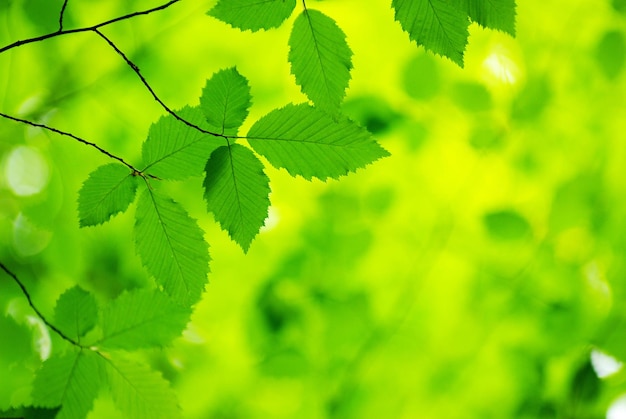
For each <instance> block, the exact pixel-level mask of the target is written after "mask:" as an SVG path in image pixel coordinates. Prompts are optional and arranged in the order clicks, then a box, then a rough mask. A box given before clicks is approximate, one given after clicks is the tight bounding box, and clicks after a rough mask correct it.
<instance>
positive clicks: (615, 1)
mask: <svg viewBox="0 0 626 419" xmlns="http://www.w3.org/2000/svg"><path fill="white" fill-rule="evenodd" d="M611 6H613V9H614V10H615V11H616V12H619V13H621V14H626V0H611Z"/></svg>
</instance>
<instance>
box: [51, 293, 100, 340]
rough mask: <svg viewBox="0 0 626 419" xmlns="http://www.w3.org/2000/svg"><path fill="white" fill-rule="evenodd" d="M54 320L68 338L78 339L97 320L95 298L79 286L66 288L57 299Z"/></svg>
mask: <svg viewBox="0 0 626 419" xmlns="http://www.w3.org/2000/svg"><path fill="white" fill-rule="evenodd" d="M54 320H55V322H56V323H55V324H56V326H57V327H58V328H59V329H60V330H61V331H62V332H63V333H65V334H66V335H67V336H68V337H69V338H71V339H75V340H80V338H81V337H82V336H84V335H85V333H87V332H88V331H90V330H91V329H92V328H93V327H94V326H95V325H96V321H97V320H98V306H97V303H96V298H95V297H94V296H93V295H92V294H90V293H88V292H87V291H85V290H83V289H82V288H80V287H79V286H74V287H72V288H70V289H68V290H67V291H65V292H64V293H63V294H61V296H60V297H59V299H58V300H57V303H56V306H55V307H54Z"/></svg>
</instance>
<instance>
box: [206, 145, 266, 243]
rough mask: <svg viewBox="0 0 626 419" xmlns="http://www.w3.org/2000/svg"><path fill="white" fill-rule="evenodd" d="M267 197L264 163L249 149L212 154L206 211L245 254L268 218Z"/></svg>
mask: <svg viewBox="0 0 626 419" xmlns="http://www.w3.org/2000/svg"><path fill="white" fill-rule="evenodd" d="M269 193H270V187H269V179H268V177H267V175H266V174H265V173H264V172H263V163H261V162H260V161H259V159H258V158H257V157H256V156H255V155H254V153H253V152H252V151H250V149H248V148H246V147H244V146H241V145H239V144H231V145H229V146H223V147H220V148H218V149H217V150H215V151H214V152H213V154H211V158H210V159H209V161H208V162H207V165H206V178H205V180H204V199H205V200H206V202H207V208H208V210H209V211H210V212H212V213H213V214H215V219H216V220H217V221H218V222H219V223H220V225H221V226H222V228H223V229H224V230H226V231H228V234H229V235H230V237H231V238H232V239H233V240H234V241H236V242H237V243H238V244H239V245H240V246H241V247H242V249H243V250H244V251H245V252H247V251H248V248H249V247H250V242H252V239H254V237H255V236H256V235H257V233H258V232H259V229H260V228H261V227H262V226H263V221H264V220H265V219H266V218H267V208H268V207H269V205H270V200H269V197H268V196H269Z"/></svg>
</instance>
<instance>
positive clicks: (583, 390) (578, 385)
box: [570, 360, 601, 404]
mask: <svg viewBox="0 0 626 419" xmlns="http://www.w3.org/2000/svg"><path fill="white" fill-rule="evenodd" d="M600 386H601V382H600V379H599V378H598V376H597V375H596V372H595V371H594V369H593V366H592V365H591V362H589V360H587V361H585V363H583V365H581V366H580V368H579V369H578V371H577V372H576V375H574V378H573V379H572V382H571V386H570V398H571V400H572V402H573V403H575V404H582V403H590V402H592V401H594V400H595V399H597V398H598V396H599V395H600Z"/></svg>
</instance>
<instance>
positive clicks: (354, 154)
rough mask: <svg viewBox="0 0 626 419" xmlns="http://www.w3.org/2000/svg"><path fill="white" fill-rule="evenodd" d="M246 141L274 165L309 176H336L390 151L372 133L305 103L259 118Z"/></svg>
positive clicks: (351, 170) (292, 172)
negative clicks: (335, 118)
mask: <svg viewBox="0 0 626 419" xmlns="http://www.w3.org/2000/svg"><path fill="white" fill-rule="evenodd" d="M247 138H248V143H249V144H250V146H251V147H252V148H253V149H254V150H255V151H256V152H257V153H259V154H261V155H262V156H264V157H266V158H267V160H268V161H269V162H270V163H271V164H272V165H273V166H274V167H277V168H284V169H287V171H288V172H289V173H290V174H291V175H292V176H296V175H300V176H302V177H304V178H305V179H308V180H310V179H311V178H312V177H316V178H318V179H321V180H326V179H327V178H329V177H331V178H335V179H336V178H338V177H339V176H342V175H346V174H348V173H349V172H353V171H355V170H356V169H358V168H361V167H364V166H366V165H367V164H369V163H372V162H374V161H376V160H378V159H379V158H381V157H385V156H388V155H389V153H388V152H387V151H386V150H385V149H384V148H382V147H381V146H380V145H379V144H378V143H377V142H376V141H375V140H374V139H373V138H372V136H371V134H370V133H369V132H368V131H367V130H365V129H363V128H361V127H360V126H358V125H357V124H355V123H354V122H352V121H350V120H347V119H342V120H338V121H337V120H334V119H333V118H331V117H330V116H329V115H328V114H326V113H324V112H322V111H320V110H319V109H316V108H313V107H311V106H309V105H306V104H300V105H287V106H285V107H284V108H282V109H276V110H274V111H272V112H270V113H269V114H267V115H265V116H264V117H263V118H261V119H260V120H258V121H257V122H256V123H255V124H254V125H253V126H252V128H251V129H250V132H249V133H248V137H247Z"/></svg>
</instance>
